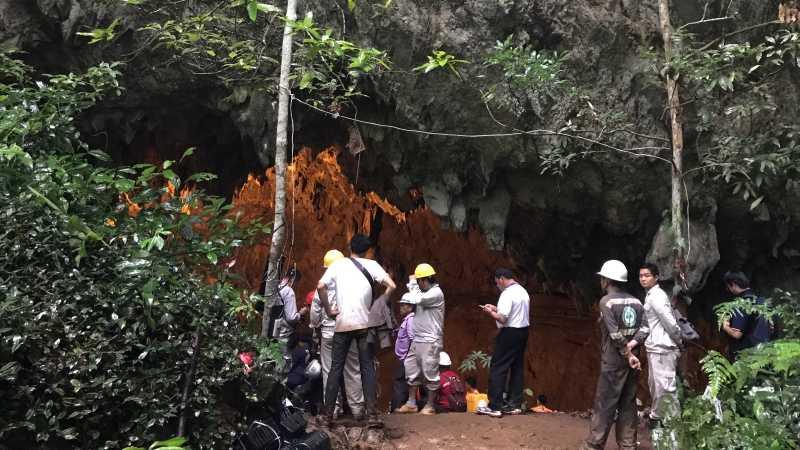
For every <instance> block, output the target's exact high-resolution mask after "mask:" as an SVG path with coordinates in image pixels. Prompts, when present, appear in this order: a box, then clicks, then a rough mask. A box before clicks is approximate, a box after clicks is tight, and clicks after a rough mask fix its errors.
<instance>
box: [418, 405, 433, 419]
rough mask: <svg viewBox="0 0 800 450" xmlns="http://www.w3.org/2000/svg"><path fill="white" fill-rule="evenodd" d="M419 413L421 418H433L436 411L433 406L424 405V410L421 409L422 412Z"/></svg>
mask: <svg viewBox="0 0 800 450" xmlns="http://www.w3.org/2000/svg"><path fill="white" fill-rule="evenodd" d="M419 413H420V414H422V415H423V416H435V415H436V409H435V408H434V407H433V405H431V404H430V403H428V404H427V405H425V407H424V408H422V411H420V412H419Z"/></svg>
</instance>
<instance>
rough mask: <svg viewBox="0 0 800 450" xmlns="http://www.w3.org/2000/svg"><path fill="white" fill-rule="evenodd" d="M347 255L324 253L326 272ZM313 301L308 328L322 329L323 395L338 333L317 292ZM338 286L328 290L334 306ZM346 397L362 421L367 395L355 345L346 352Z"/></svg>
mask: <svg viewBox="0 0 800 450" xmlns="http://www.w3.org/2000/svg"><path fill="white" fill-rule="evenodd" d="M343 258H344V254H342V252H340V251H339V250H329V251H328V252H327V253H325V257H324V258H323V260H322V266H323V267H324V268H325V269H327V268H328V267H330V266H331V265H332V264H333V263H335V262H336V261H338V260H340V259H343ZM313 294H314V299H313V301H312V302H311V313H310V315H309V327H311V328H312V329H319V335H320V345H319V358H320V365H321V366H322V392H325V386H327V385H328V375H329V374H330V371H331V359H332V355H333V334H334V331H335V329H336V320H335V319H334V318H333V317H330V316H329V315H328V314H326V313H325V308H324V307H323V306H322V301H321V300H320V299H319V295H318V294H317V292H316V291H314V292H313ZM335 298H336V286H334V285H331V288H330V289H328V299H329V301H330V302H331V303H333V304H335ZM343 373H344V394H345V397H346V398H347V404H348V405H349V406H350V411H351V412H352V413H353V417H356V418H359V417H362V416H363V415H364V391H363V389H362V388H361V368H360V366H359V364H358V348H357V347H356V343H355V341H353V342H351V343H350V348H349V349H348V351H347V358H346V359H345V363H344V372H343ZM323 395H324V394H323ZM341 403H342V401H341V396H339V397H337V399H336V408H335V410H334V411H335V413H336V412H339V411H341V410H342V406H341Z"/></svg>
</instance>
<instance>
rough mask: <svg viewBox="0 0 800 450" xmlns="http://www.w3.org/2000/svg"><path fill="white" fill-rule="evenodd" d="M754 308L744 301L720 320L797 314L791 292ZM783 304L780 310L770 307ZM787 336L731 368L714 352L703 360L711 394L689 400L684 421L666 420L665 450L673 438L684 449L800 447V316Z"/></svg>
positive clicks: (727, 307) (789, 323)
mask: <svg viewBox="0 0 800 450" xmlns="http://www.w3.org/2000/svg"><path fill="white" fill-rule="evenodd" d="M777 293H778V294H779V298H778V302H775V301H774V300H772V301H768V302H767V305H755V304H753V303H752V302H749V301H747V300H742V299H739V300H737V301H735V302H731V303H729V304H723V305H721V307H720V308H718V313H719V314H720V315H721V320H723V319H725V318H726V317H730V314H731V313H732V311H734V310H736V309H744V310H747V311H755V310H757V312H759V313H760V314H764V315H765V316H768V317H778V318H779V319H780V318H781V317H784V316H788V314H789V313H790V312H791V311H795V312H796V308H797V305H796V303H792V302H791V301H786V300H787V299H788V300H791V299H792V298H794V296H793V294H792V293H789V292H785V291H778V292H777ZM775 303H778V306H777V307H773V306H769V305H772V304H775ZM786 319H787V320H786V322H785V324H786V326H785V333H784V336H786V337H787V339H780V340H776V341H773V342H769V343H766V344H761V345H759V346H757V347H754V348H750V349H747V350H745V351H743V352H741V353H740V354H739V357H738V359H737V360H736V361H735V362H733V363H731V362H729V361H728V360H727V359H726V358H725V357H724V356H723V355H721V354H720V353H718V352H715V351H712V352H709V354H708V355H707V356H706V357H705V358H703V360H702V361H701V362H702V364H703V370H704V371H705V373H706V374H707V375H708V379H709V385H708V389H707V390H706V393H705V394H703V395H700V396H695V397H692V398H689V399H687V401H686V402H685V403H684V405H683V410H682V413H681V415H680V416H678V417H673V418H669V419H667V420H666V423H665V426H666V428H667V429H668V430H669V431H671V432H672V433H664V434H663V435H662V436H664V439H663V442H657V444H659V446H660V447H662V448H670V443H669V442H666V441H667V440H669V438H670V435H672V436H674V437H675V438H676V439H677V442H678V444H679V446H680V448H707V449H748V450H749V449H792V448H797V447H798V444H800V340H798V339H797V338H796V337H797V333H798V332H799V331H800V330H799V329H798V328H796V327H797V319H796V317H786Z"/></svg>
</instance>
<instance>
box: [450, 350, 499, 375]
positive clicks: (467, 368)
mask: <svg viewBox="0 0 800 450" xmlns="http://www.w3.org/2000/svg"><path fill="white" fill-rule="evenodd" d="M491 362H492V357H491V355H489V354H488V353H485V352H483V351H482V350H475V351H472V352H470V353H469V354H467V356H466V357H465V358H464V360H463V361H461V365H459V366H458V370H460V371H461V372H473V371H475V370H477V369H478V364H480V366H481V368H483V369H488V368H489V365H490V364H491Z"/></svg>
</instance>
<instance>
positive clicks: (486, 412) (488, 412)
mask: <svg viewBox="0 0 800 450" xmlns="http://www.w3.org/2000/svg"><path fill="white" fill-rule="evenodd" d="M475 413H477V414H480V415H483V416H489V417H495V418H500V417H503V413H502V412H501V411H496V410H494V409H491V408H489V407H488V406H479V407H478V409H476V410H475Z"/></svg>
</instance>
